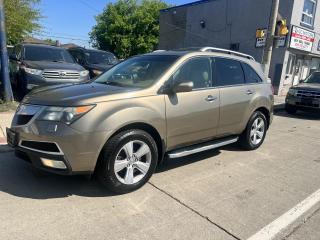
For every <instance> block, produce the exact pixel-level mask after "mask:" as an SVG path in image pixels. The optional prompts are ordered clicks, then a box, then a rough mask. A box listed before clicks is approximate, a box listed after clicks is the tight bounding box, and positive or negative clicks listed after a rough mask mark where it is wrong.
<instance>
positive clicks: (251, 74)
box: [242, 63, 262, 84]
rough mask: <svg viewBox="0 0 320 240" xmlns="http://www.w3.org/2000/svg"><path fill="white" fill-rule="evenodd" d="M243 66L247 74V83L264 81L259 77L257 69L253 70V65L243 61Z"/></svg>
mask: <svg viewBox="0 0 320 240" xmlns="http://www.w3.org/2000/svg"><path fill="white" fill-rule="evenodd" d="M242 67H243V70H244V74H245V79H246V83H249V84H250V83H260V82H262V79H261V78H260V77H259V75H258V74H257V73H256V71H255V70H253V68H252V67H250V66H249V65H248V64H246V63H242Z"/></svg>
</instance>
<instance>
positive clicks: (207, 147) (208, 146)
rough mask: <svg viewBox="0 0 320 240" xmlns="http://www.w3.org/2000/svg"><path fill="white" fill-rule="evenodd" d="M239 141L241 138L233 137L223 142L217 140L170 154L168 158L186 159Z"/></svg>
mask: <svg viewBox="0 0 320 240" xmlns="http://www.w3.org/2000/svg"><path fill="white" fill-rule="evenodd" d="M238 139H239V137H233V138H225V139H223V140H216V141H211V142H207V143H202V144H197V145H195V146H190V147H186V148H182V149H178V150H174V151H172V152H169V153H168V156H169V158H179V157H185V156H188V155H191V154H194V153H199V152H203V151H207V150H210V149H214V148H218V147H222V146H225V145H228V144H231V143H235V142H237V141H238Z"/></svg>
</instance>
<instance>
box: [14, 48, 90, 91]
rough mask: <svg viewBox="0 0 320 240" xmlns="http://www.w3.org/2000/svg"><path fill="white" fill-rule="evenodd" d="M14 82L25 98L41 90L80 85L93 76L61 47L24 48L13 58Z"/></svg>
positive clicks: (15, 50) (18, 50)
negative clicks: (62, 85)
mask: <svg viewBox="0 0 320 240" xmlns="http://www.w3.org/2000/svg"><path fill="white" fill-rule="evenodd" d="M10 69H11V81H12V83H13V85H14V86H15V87H16V88H17V89H18V91H19V93H20V94H21V95H22V96H23V95H25V94H26V93H27V92H28V91H29V90H31V89H32V88H34V87H38V86H46V85H53V84H62V83H79V82H84V81H87V80H88V79H89V72H88V71H87V70H85V69H84V68H83V67H82V66H80V65H79V64H77V63H76V62H75V61H74V59H73V57H72V56H71V55H70V53H69V52H68V51H67V50H66V49H64V48H60V47H55V46H50V45H42V44H29V43H28V44H20V45H17V46H15V47H14V50H13V53H12V54H11V55H10Z"/></svg>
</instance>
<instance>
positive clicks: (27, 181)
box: [0, 146, 114, 199]
mask: <svg viewBox="0 0 320 240" xmlns="http://www.w3.org/2000/svg"><path fill="white" fill-rule="evenodd" d="M0 147H1V148H2V146H0ZM0 191H2V192H6V193H8V194H10V195H13V196H17V197H22V198H32V199H50V198H64V197H68V196H71V195H79V196H85V197H108V196H113V195H114V194H112V193H111V192H109V191H107V190H106V189H105V188H104V187H103V186H102V185H101V184H100V183H99V182H98V181H97V180H95V179H93V180H91V181H89V180H87V179H86V178H85V177H84V176H60V175H54V174H50V173H42V172H41V174H39V172H37V171H35V170H34V168H33V167H32V166H31V164H29V163H27V162H24V161H23V160H20V159H17V158H16V157H15V156H14V154H13V152H12V151H11V152H1V151H0Z"/></svg>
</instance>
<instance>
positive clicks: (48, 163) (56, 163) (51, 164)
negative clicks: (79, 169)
mask: <svg viewBox="0 0 320 240" xmlns="http://www.w3.org/2000/svg"><path fill="white" fill-rule="evenodd" d="M40 159H41V162H42V164H43V165H44V166H46V167H50V168H58V169H67V166H66V165H65V164H64V162H62V161H56V160H51V159H47V158H40Z"/></svg>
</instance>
